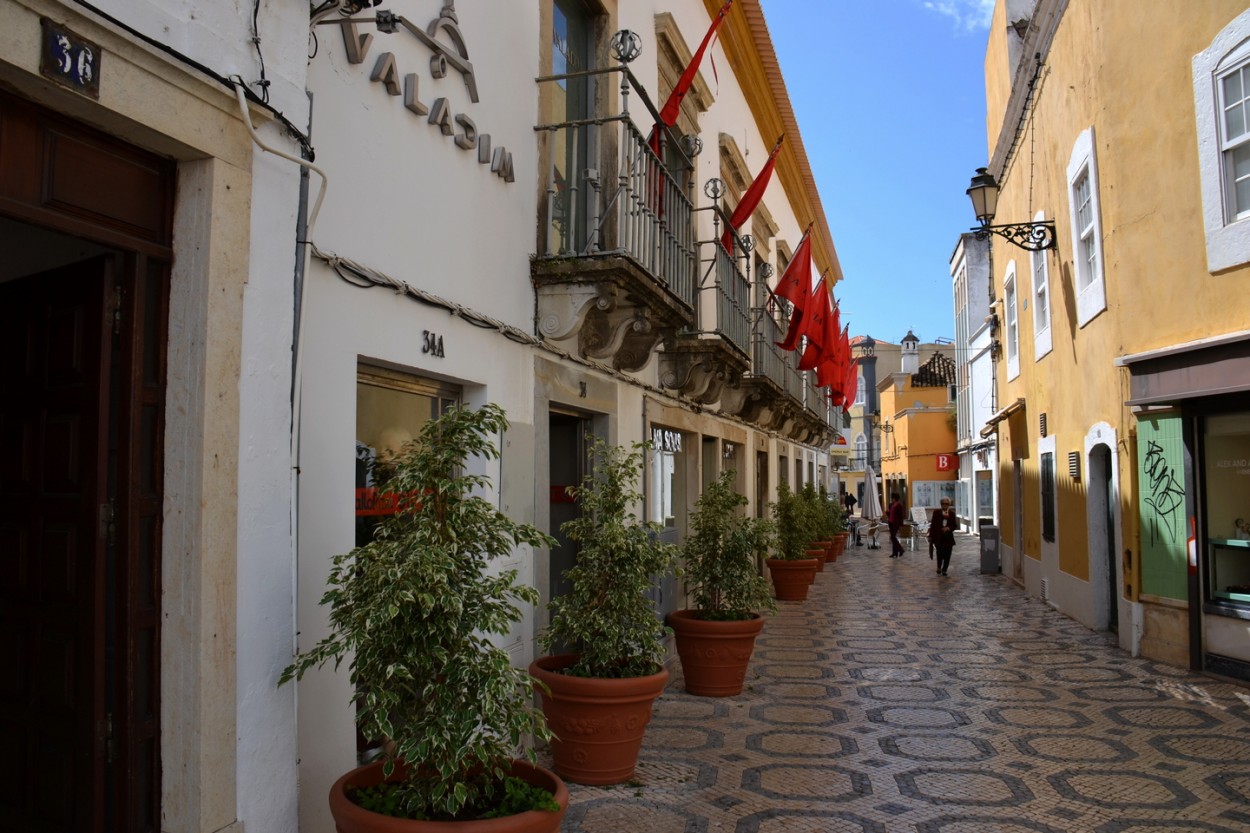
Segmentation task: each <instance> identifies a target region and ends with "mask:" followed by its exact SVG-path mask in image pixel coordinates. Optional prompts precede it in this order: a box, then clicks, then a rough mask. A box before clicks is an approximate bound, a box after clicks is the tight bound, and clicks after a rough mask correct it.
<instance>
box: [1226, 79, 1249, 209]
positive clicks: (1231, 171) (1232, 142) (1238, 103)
mask: <svg viewBox="0 0 1250 833" xmlns="http://www.w3.org/2000/svg"><path fill="white" fill-rule="evenodd" d="M1248 101H1250V66H1247V65H1246V64H1244V63H1243V64H1242V65H1241V66H1239V67H1237V68H1235V69H1233V70H1232V71H1231V72H1228V73H1226V74H1224V75H1221V76H1220V106H1221V110H1222V111H1223V116H1224V117H1223V118H1222V119H1220V151H1221V155H1222V156H1223V161H1224V178H1225V180H1226V182H1227V185H1226V187H1227V189H1228V190H1227V194H1228V217H1229V219H1230V220H1244V219H1245V218H1246V217H1250V125H1248V124H1247V118H1250V113H1248V112H1247V109H1248V108H1247V106H1246V105H1247V102H1248Z"/></svg>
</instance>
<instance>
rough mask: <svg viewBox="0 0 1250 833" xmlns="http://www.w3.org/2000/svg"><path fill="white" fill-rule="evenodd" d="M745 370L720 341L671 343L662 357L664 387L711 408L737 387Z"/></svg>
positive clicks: (696, 340)
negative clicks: (728, 388)
mask: <svg viewBox="0 0 1250 833" xmlns="http://www.w3.org/2000/svg"><path fill="white" fill-rule="evenodd" d="M745 367H746V364H745V362H741V361H736V360H734V358H733V357H732V356H730V355H729V354H728V353H727V352H726V350H725V346H724V344H723V342H722V341H721V339H719V338H707V339H700V338H677V339H669V340H667V341H665V345H664V350H663V352H661V353H660V384H661V385H662V386H663V387H665V388H668V389H669V390H671V391H675V392H677V393H679V394H681V395H682V396H685V397H687V398H689V399H692V400H694V401H695V402H698V403H700V404H702V405H711V404H714V403H716V402H718V401H720V399H721V396H722V392H723V391H724V390H725V386H726V384H733V383H736V381H737V380H738V378H739V377H740V376H741V374H742V371H743V369H745Z"/></svg>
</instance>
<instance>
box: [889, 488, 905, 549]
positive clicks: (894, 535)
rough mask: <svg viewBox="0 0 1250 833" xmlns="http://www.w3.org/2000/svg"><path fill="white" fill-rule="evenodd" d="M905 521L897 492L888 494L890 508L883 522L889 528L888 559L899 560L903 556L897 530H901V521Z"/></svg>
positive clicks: (901, 503)
mask: <svg viewBox="0 0 1250 833" xmlns="http://www.w3.org/2000/svg"><path fill="white" fill-rule="evenodd" d="M906 519H907V513H906V512H905V511H903V501H902V499H901V498H899V496H898V492H891V493H890V508H889V509H888V510H886V515H885V520H886V523H887V524H888V525H889V527H890V550H891V554H890V558H899V557H900V556H902V554H903V544H902V542H901V541H899V540H898V533H899V530H901V529H902V528H903V521H905V520H906Z"/></svg>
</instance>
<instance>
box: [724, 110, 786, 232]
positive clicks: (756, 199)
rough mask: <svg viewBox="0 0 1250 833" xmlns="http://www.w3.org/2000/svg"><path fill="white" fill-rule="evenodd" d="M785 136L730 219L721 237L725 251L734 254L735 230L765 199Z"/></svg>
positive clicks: (782, 136) (779, 141) (774, 147)
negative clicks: (765, 192)
mask: <svg viewBox="0 0 1250 833" xmlns="http://www.w3.org/2000/svg"><path fill="white" fill-rule="evenodd" d="M785 138H786V137H785V134H784V133H783V134H782V135H781V138H780V139H778V140H777V144H775V145H773V150H772V152H771V153H770V154H768V161H767V162H765V163H764V167H763V168H760V172H759V173H758V174H756V175H755V181H754V182H752V183H751V184H750V185H749V186H748V187H747V192H746V193H745V194H743V195H742V201H741V202H739V203H738V205H737V207H735V208H734V213H733V216H732V217H730V218H729V222H728V224H726V226H725V233H724V234H722V235H721V238H720V243H721V245H722V246H724V247H725V251H727V252H730V253H731V254H732V253H733V233H734V231H735V230H737V229H740V228H742V226H743V224H744V223H746V221H747V219H748V218H750V216H751V214H752V213H753V212H754V211H755V207H756V206H757V205H759V204H760V200H762V199H764V191H765V189H767V188H768V180H770V179H772V176H773V167H774V166H775V165H776V164H777V151H779V150H781V143H782V142H783V141H785Z"/></svg>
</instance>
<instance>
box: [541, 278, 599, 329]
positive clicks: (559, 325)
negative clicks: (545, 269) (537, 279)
mask: <svg viewBox="0 0 1250 833" xmlns="http://www.w3.org/2000/svg"><path fill="white" fill-rule="evenodd" d="M535 291H536V292H537V293H538V309H539V315H538V334H539V335H540V336H542V337H543V338H545V339H550V340H552V341H563V340H564V339H566V338H568V337H569V336H571V335H573V334H574V333H576V332H577V331H578V330H579V329H581V327H582V324H583V323H585V321H586V316H588V315H589V314H590V312H591V310H594V309H597V310H600V311H603V312H607V311H609V310H611V309H614V308H615V307H616V293H615V291H614V287H613V286H612V285H611V284H595V283H582V284H546V285H540V286H538V287H537V288H536V290H535Z"/></svg>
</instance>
